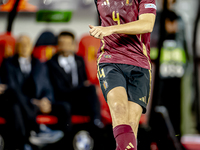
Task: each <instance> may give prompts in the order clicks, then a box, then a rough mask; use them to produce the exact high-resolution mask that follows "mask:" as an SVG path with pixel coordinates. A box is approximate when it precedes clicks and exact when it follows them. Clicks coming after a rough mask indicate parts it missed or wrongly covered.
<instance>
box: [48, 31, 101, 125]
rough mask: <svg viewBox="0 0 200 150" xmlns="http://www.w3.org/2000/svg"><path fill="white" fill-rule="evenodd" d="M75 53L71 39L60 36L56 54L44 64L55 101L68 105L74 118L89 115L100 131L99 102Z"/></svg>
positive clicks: (74, 43)
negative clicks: (47, 69)
mask: <svg viewBox="0 0 200 150" xmlns="http://www.w3.org/2000/svg"><path fill="white" fill-rule="evenodd" d="M75 52H76V42H75V37H74V35H73V34H72V33H70V32H67V31H65V32H61V33H60V35H59V36H58V54H56V55H54V56H53V57H52V59H51V60H49V61H48V62H47V66H48V68H49V75H50V81H51V83H52V85H53V88H54V95H55V101H66V102H68V103H69V104H70V105H71V113H72V114H73V115H89V116H90V117H91V121H92V122H93V123H94V124H95V125H96V126H98V127H100V128H101V127H103V124H102V122H101V115H100V102H99V100H98V97H97V94H96V89H95V86H94V85H91V84H90V83H89V81H88V80H87V75H86V70H85V64H84V60H83V58H82V57H80V56H77V55H76V54H75Z"/></svg>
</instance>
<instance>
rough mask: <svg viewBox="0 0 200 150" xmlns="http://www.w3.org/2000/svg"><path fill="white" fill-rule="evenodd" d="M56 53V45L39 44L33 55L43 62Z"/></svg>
mask: <svg viewBox="0 0 200 150" xmlns="http://www.w3.org/2000/svg"><path fill="white" fill-rule="evenodd" d="M55 53H56V47H55V46H53V45H47V46H37V47H35V48H34V50H33V56H34V57H35V58H38V59H39V60H40V61H41V62H46V61H47V60H49V59H51V57H52V56H53V55H54V54H55Z"/></svg>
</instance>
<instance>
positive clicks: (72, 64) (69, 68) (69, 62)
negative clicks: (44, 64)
mask: <svg viewBox="0 0 200 150" xmlns="http://www.w3.org/2000/svg"><path fill="white" fill-rule="evenodd" d="M58 63H59V65H60V67H62V68H63V69H64V70H65V72H66V73H71V75H72V85H73V86H74V87H76V86H77V85H78V71H77V64H76V61H75V58H74V56H73V55H69V56H68V57H64V56H62V55H60V56H58Z"/></svg>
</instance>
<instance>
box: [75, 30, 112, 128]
mask: <svg viewBox="0 0 200 150" xmlns="http://www.w3.org/2000/svg"><path fill="white" fill-rule="evenodd" d="M99 47H100V40H99V39H96V38H94V37H92V36H90V35H88V34H87V35H85V36H83V37H82V38H81V40H80V42H79V49H78V52H77V55H79V56H82V57H83V59H84V61H85V66H86V72H87V76H88V80H89V81H90V82H91V83H92V84H94V85H96V87H97V94H98V97H99V100H100V103H101V116H102V122H103V123H104V124H111V123H112V119H111V116H110V111H109V108H108V105H107V103H106V101H105V100H104V97H103V94H102V92H101V89H100V85H99V81H98V78H97V55H96V54H97V51H98V49H99Z"/></svg>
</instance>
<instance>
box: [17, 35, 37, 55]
mask: <svg viewBox="0 0 200 150" xmlns="http://www.w3.org/2000/svg"><path fill="white" fill-rule="evenodd" d="M17 48H18V49H17V50H18V51H17V52H18V54H19V56H20V57H30V56H31V53H32V50H33V49H32V43H31V40H30V38H29V37H27V36H22V37H20V39H19V42H18V47H17Z"/></svg>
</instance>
